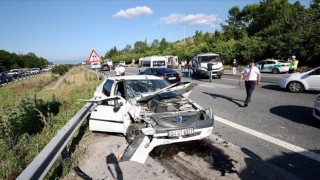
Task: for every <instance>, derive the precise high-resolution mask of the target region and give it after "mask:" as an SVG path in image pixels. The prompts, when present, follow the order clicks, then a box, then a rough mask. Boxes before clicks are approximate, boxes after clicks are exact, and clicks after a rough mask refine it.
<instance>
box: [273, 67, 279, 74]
mask: <svg viewBox="0 0 320 180" xmlns="http://www.w3.org/2000/svg"><path fill="white" fill-rule="evenodd" d="M272 73H273V74H279V73H280V71H279V69H277V68H273V69H272Z"/></svg>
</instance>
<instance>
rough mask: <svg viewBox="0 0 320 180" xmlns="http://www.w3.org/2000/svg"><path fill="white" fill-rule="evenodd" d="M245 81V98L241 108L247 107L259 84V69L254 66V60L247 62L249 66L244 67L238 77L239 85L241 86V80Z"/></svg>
mask: <svg viewBox="0 0 320 180" xmlns="http://www.w3.org/2000/svg"><path fill="white" fill-rule="evenodd" d="M243 79H244V80H245V82H244V84H245V87H246V93H247V97H246V100H245V101H244V105H243V107H247V106H248V104H249V103H250V101H251V95H252V92H253V90H254V88H255V87H256V85H259V84H260V80H261V74H260V71H259V68H258V67H256V66H255V65H254V60H253V59H251V60H250V61H249V66H246V67H245V68H244V69H243V71H242V73H241V76H240V80H239V84H241V82H242V80H243Z"/></svg>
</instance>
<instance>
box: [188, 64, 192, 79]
mask: <svg viewBox="0 0 320 180" xmlns="http://www.w3.org/2000/svg"><path fill="white" fill-rule="evenodd" d="M188 75H189V78H191V76H192V60H190V61H189V63H188Z"/></svg>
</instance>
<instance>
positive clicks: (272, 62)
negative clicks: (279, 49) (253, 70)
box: [267, 61, 276, 64]
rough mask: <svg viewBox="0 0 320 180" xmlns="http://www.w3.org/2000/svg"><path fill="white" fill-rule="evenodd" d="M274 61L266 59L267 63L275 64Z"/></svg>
mask: <svg viewBox="0 0 320 180" xmlns="http://www.w3.org/2000/svg"><path fill="white" fill-rule="evenodd" d="M275 63H276V62H274V61H267V64H275Z"/></svg>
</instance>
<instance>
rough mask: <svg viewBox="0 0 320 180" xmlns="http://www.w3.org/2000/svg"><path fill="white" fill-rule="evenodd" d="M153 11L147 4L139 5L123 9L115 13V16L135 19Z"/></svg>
mask: <svg viewBox="0 0 320 180" xmlns="http://www.w3.org/2000/svg"><path fill="white" fill-rule="evenodd" d="M151 14H153V11H152V10H151V9H150V8H149V7H147V6H137V7H135V8H129V9H126V10H123V9H121V10H120V11H119V12H117V13H116V14H114V15H113V17H114V18H125V19H134V18H137V17H139V16H142V15H151Z"/></svg>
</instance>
